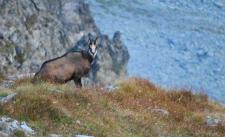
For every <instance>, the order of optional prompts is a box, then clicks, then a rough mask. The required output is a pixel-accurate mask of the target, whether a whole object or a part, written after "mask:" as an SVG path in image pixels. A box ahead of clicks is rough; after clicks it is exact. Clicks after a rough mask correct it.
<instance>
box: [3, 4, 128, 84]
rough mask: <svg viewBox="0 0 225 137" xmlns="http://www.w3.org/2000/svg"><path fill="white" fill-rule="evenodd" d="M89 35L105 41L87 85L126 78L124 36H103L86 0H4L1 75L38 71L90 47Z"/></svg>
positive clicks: (126, 54)
mask: <svg viewBox="0 0 225 137" xmlns="http://www.w3.org/2000/svg"><path fill="white" fill-rule="evenodd" d="M89 33H91V34H92V35H94V36H99V37H100V40H99V52H98V59H97V61H96V62H95V63H94V65H93V68H94V69H93V70H92V73H91V75H90V76H89V79H88V80H89V81H88V83H93V81H94V82H95V83H100V84H108V83H110V82H112V81H113V80H115V79H116V78H118V77H121V76H124V75H126V65H127V62H128V59H129V54H128V51H127V48H126V47H125V46H124V44H123V43H122V41H121V40H120V33H118V32H117V33H115V35H114V37H113V38H112V39H109V38H108V37H107V36H106V35H102V34H101V32H100V31H99V29H98V28H97V26H96V25H95V22H94V20H93V18H92V17H91V13H90V10H89V7H88V5H87V4H86V3H85V2H84V0H19V1H15V0H0V60H1V62H0V64H1V65H0V72H1V73H3V74H6V75H14V74H15V75H17V74H20V73H31V72H36V71H37V70H38V69H39V67H40V65H41V64H42V63H43V61H45V60H48V59H50V58H54V57H57V56H61V55H62V54H63V53H65V52H66V51H68V50H69V49H71V48H72V47H74V46H75V47H74V48H77V47H85V46H86V40H87V37H88V36H87V34H89ZM80 39H81V40H80ZM79 40H80V41H79ZM78 41H79V42H78ZM75 43H77V44H75ZM74 48H72V49H74Z"/></svg>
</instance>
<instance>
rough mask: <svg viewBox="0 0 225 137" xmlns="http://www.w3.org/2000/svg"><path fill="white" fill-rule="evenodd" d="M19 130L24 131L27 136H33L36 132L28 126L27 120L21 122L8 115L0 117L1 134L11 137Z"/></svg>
mask: <svg viewBox="0 0 225 137" xmlns="http://www.w3.org/2000/svg"><path fill="white" fill-rule="evenodd" d="M17 131H21V132H23V133H24V134H25V135H26V136H27V137H32V136H34V134H35V132H34V130H32V129H31V128H30V127H29V126H27V124H26V122H19V121H17V120H14V119H11V118H8V117H0V136H3V137H11V136H13V134H15V133H16V132H17Z"/></svg>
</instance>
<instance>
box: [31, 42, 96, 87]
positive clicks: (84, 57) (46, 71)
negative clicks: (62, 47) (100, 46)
mask: <svg viewBox="0 0 225 137" xmlns="http://www.w3.org/2000/svg"><path fill="white" fill-rule="evenodd" d="M96 43H97V38H96V39H95V40H91V39H89V42H88V44H89V49H88V50H81V51H69V52H67V53H65V54H64V55H62V56H61V57H57V58H54V59H50V60H48V61H45V62H44V63H43V64H42V66H41V68H40V70H39V71H38V72H37V73H36V74H35V75H34V78H33V82H35V81H37V80H44V81H48V82H52V83H59V84H63V83H66V82H68V81H70V80H74V83H75V85H76V86H77V87H82V82H81V78H82V77H83V76H85V75H86V74H88V72H89V71H90V69H91V64H92V62H93V60H94V58H95V57H96V54H97V44H96Z"/></svg>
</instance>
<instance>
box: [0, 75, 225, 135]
mask: <svg viewBox="0 0 225 137" xmlns="http://www.w3.org/2000/svg"><path fill="white" fill-rule="evenodd" d="M12 91H14V92H18V95H17V97H16V98H15V100H14V101H12V102H10V103H7V104H4V105H1V106H0V115H7V116H10V117H13V118H16V119H18V120H25V121H27V122H28V123H29V125H30V126H31V127H32V128H33V129H34V130H36V131H37V132H38V135H37V136H47V135H48V134H49V133H56V134H64V135H68V136H70V135H74V134H86V135H93V136H95V137H151V136H152V137H157V136H160V135H161V136H163V135H164V136H169V137H190V136H193V137H195V136H196V137H201V136H202V137H217V136H218V137H222V136H223V135H224V134H225V126H223V125H220V124H218V125H217V126H208V125H207V124H206V120H205V119H206V117H207V116H211V115H215V114H218V115H224V114H225V109H224V108H222V107H221V106H220V105H218V104H216V103H213V102H211V101H209V100H208V98H207V96H205V95H200V94H195V95H194V94H192V93H191V92H189V91H172V92H171V91H169V92H168V91H165V90H163V89H160V88H157V87H155V86H154V85H153V84H151V83H150V82H148V81H146V80H142V79H135V78H134V79H130V80H127V81H124V82H122V83H121V84H120V85H119V88H118V89H116V90H115V91H114V92H108V91H105V90H103V89H101V88H94V89H88V88H84V89H75V88H74V87H73V86H69V85H54V84H49V83H41V84H39V85H33V84H31V83H30V80H29V79H28V80H26V79H25V80H19V81H17V82H16V84H15V85H14V86H13V87H12V88H11V89H6V90H1V91H0V94H2V95H5V94H7V93H9V92H12Z"/></svg>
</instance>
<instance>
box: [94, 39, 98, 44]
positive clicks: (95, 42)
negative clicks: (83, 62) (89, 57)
mask: <svg viewBox="0 0 225 137" xmlns="http://www.w3.org/2000/svg"><path fill="white" fill-rule="evenodd" d="M97 40H98V37H96V39H95V41H94V44H95V45H96V46H97Z"/></svg>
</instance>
